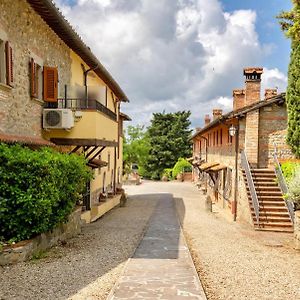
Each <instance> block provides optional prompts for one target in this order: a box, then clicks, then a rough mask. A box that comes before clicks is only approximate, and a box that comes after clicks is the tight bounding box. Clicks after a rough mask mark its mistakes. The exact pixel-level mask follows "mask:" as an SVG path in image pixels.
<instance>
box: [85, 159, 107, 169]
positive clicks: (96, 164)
mask: <svg viewBox="0 0 300 300" xmlns="http://www.w3.org/2000/svg"><path fill="white" fill-rule="evenodd" d="M87 165H88V166H89V167H91V168H93V169H96V168H102V167H106V166H107V165H108V163H107V162H106V161H103V160H101V159H96V158H94V159H92V160H89V162H88V163H87Z"/></svg>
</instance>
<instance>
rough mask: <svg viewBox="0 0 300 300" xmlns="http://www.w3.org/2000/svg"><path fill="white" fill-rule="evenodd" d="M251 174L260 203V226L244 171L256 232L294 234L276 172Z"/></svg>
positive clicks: (255, 171) (257, 170) (264, 170)
mask: <svg viewBox="0 0 300 300" xmlns="http://www.w3.org/2000/svg"><path fill="white" fill-rule="evenodd" d="M251 174H252V178H253V182H254V186H255V190H256V193H257V198H258V202H259V226H258V224H257V221H256V217H255V212H254V207H253V204H252V199H251V194H250V191H249V187H248V183H247V178H246V174H245V172H244V171H243V176H244V181H245V183H246V188H247V195H248V200H249V204H250V209H251V214H252V219H253V223H254V227H255V229H256V230H264V231H280V232H293V223H292V222H291V219H290V216H289V213H288V209H287V207H286V204H285V201H284V199H283V195H282V192H281V189H280V187H279V186H278V184H277V182H276V175H275V172H274V171H273V170H271V169H251Z"/></svg>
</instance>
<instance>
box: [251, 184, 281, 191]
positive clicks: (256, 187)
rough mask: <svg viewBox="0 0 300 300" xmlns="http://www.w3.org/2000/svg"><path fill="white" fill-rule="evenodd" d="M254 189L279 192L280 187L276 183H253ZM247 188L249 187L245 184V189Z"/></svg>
mask: <svg viewBox="0 0 300 300" xmlns="http://www.w3.org/2000/svg"><path fill="white" fill-rule="evenodd" d="M255 189H256V191H257V192H258V191H260V192H277V193H281V189H280V187H279V186H278V185H277V186H276V185H275V186H269V185H266V186H257V185H255ZM248 190H249V187H248V186H247V191H248Z"/></svg>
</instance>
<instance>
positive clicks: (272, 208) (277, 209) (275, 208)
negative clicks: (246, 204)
mask: <svg viewBox="0 0 300 300" xmlns="http://www.w3.org/2000/svg"><path fill="white" fill-rule="evenodd" d="M250 209H251V210H253V211H254V208H253V207H252V206H251V207H250ZM259 210H260V212H261V213H262V212H266V213H269V212H281V213H286V212H287V211H288V210H287V208H286V206H269V207H267V211H266V207H261V206H260V207H259Z"/></svg>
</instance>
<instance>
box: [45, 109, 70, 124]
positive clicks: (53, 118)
mask: <svg viewBox="0 0 300 300" xmlns="http://www.w3.org/2000/svg"><path fill="white" fill-rule="evenodd" d="M72 127H74V117H73V112H72V110H71V109H67V108H56V109H51V108H45V109H44V111H43V128H44V129H71V128H72Z"/></svg>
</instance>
